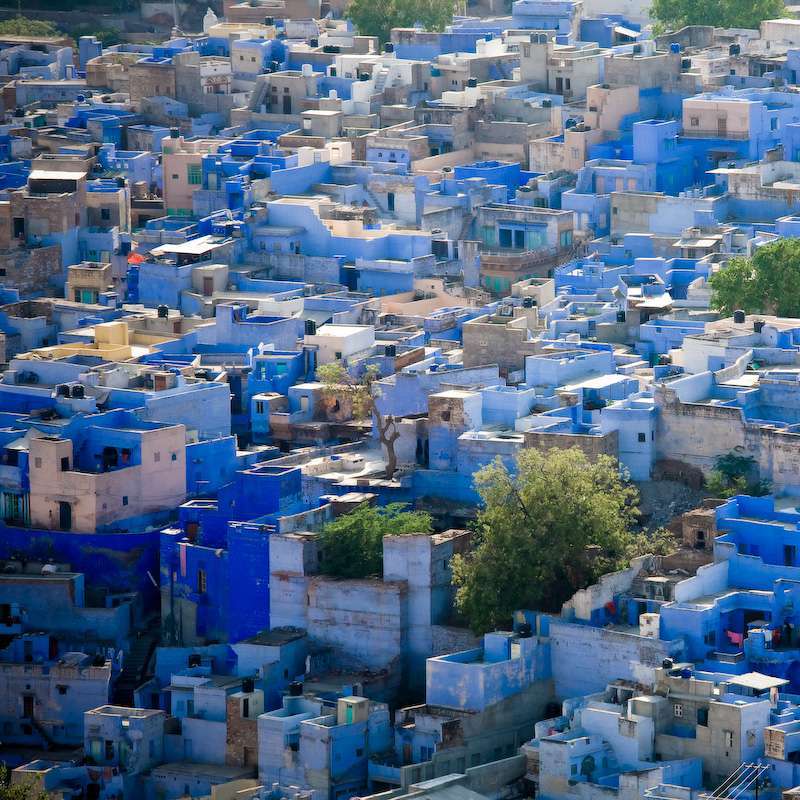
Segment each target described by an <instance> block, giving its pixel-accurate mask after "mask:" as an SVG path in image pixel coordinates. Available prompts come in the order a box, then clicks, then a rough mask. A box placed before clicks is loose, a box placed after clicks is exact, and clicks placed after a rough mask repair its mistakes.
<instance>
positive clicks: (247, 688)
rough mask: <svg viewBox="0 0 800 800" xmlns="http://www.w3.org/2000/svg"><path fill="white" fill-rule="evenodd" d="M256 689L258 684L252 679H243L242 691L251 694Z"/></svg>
mask: <svg viewBox="0 0 800 800" xmlns="http://www.w3.org/2000/svg"><path fill="white" fill-rule="evenodd" d="M255 688H256V683H255V681H254V680H253V679H252V678H242V691H243V692H244V693H245V694H251V693H252V692H253V691H254V690H255Z"/></svg>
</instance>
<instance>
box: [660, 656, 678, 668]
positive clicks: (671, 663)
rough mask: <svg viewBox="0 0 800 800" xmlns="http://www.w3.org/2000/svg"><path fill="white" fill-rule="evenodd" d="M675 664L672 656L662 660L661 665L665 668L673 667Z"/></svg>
mask: <svg viewBox="0 0 800 800" xmlns="http://www.w3.org/2000/svg"><path fill="white" fill-rule="evenodd" d="M674 666H675V662H674V661H673V660H672V659H671V658H665V659H664V660H663V661H662V662H661V667H662V668H663V669H672V668H673V667H674Z"/></svg>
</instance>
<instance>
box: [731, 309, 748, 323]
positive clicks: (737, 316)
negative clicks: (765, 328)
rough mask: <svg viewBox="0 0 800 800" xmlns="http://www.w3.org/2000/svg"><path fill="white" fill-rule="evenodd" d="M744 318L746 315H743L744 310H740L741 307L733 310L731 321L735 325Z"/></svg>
mask: <svg viewBox="0 0 800 800" xmlns="http://www.w3.org/2000/svg"><path fill="white" fill-rule="evenodd" d="M746 318H747V316H746V315H745V313H744V311H742V309H741V308H737V309H736V311H734V312H733V321H734V322H735V323H736V324H737V325H741V324H742V323H743V322H744V321H745V319H746Z"/></svg>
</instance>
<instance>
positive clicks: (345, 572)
mask: <svg viewBox="0 0 800 800" xmlns="http://www.w3.org/2000/svg"><path fill="white" fill-rule="evenodd" d="M431 530H432V528H431V517H430V514H426V513H425V512H424V511H408V510H407V507H406V505H405V504H404V503H391V504H389V505H388V506H383V507H376V506H370V505H367V504H366V503H364V504H363V505H361V506H359V507H358V508H357V509H355V511H351V512H350V513H349V514H343V515H342V516H341V517H337V518H336V519H335V520H333V521H332V522H329V523H328V524H327V525H325V526H324V527H323V528H322V534H321V542H320V545H321V547H322V564H321V568H322V571H323V572H324V573H325V574H326V575H334V576H336V577H339V578H366V577H368V576H371V575H382V574H383V537H384V536H389V535H398V534H403V533H431Z"/></svg>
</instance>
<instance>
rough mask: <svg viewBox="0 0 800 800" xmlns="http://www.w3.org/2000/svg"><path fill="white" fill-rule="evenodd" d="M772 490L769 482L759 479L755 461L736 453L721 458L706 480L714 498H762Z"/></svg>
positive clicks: (707, 488)
mask: <svg viewBox="0 0 800 800" xmlns="http://www.w3.org/2000/svg"><path fill="white" fill-rule="evenodd" d="M771 488H772V486H771V484H770V482H769V481H764V480H761V479H760V478H759V477H758V466H757V464H756V462H755V460H754V459H753V458H751V457H750V456H742V455H739V454H738V453H735V452H730V453H726V454H725V455H723V456H719V457H718V458H717V460H716V461H715V462H714V469H713V470H712V471H711V473H710V474H709V476H708V478H706V490H707V491H708V492H709V494H711V496H712V497H733V496H734V495H737V494H749V495H753V496H754V497H762V496H763V495H765V494H769V493H770V490H771Z"/></svg>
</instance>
